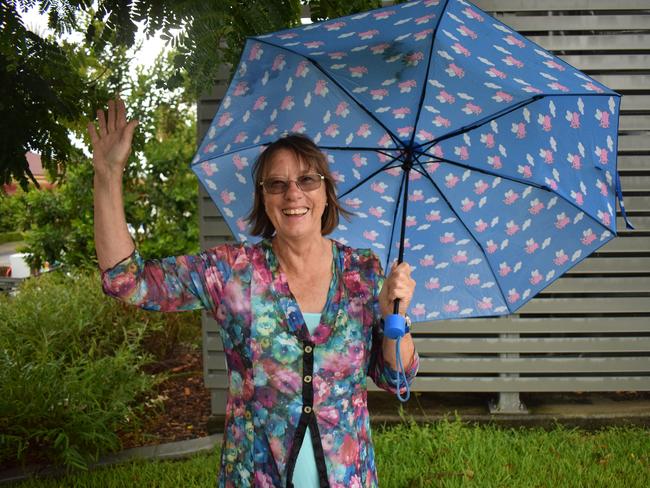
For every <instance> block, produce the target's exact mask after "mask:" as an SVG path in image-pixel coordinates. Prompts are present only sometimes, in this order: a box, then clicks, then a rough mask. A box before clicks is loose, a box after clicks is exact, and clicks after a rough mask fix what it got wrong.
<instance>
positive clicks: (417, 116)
mask: <svg viewBox="0 0 650 488" xmlns="http://www.w3.org/2000/svg"><path fill="white" fill-rule="evenodd" d="M448 5H449V0H445V5H444V6H443V7H442V9H441V10H440V17H439V18H438V22H437V23H436V28H435V29H434V30H433V33H432V34H431V45H430V46H429V59H428V61H427V69H426V71H425V72H424V86H423V87H422V91H421V92H420V102H419V103H418V113H417V114H415V125H416V128H417V124H418V121H419V120H420V113H421V112H422V106H423V105H424V99H425V98H426V97H425V96H426V93H427V88H428V87H429V84H428V83H427V81H428V80H429V70H430V69H431V60H432V57H433V56H432V55H433V46H434V45H435V42H436V34H437V33H438V28H439V27H440V24H441V23H442V18H443V16H444V15H445V11H446V10H447V6H448ZM415 134H416V131H415V128H414V130H413V132H412V133H411V140H410V141H409V147H414V146H413V144H414V141H415Z"/></svg>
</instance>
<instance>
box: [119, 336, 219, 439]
mask: <svg viewBox="0 0 650 488" xmlns="http://www.w3.org/2000/svg"><path fill="white" fill-rule="evenodd" d="M146 371H147V373H150V374H155V373H160V372H163V371H164V372H166V373H167V374H168V375H169V378H168V379H166V380H165V381H163V382H162V383H160V384H159V385H158V386H157V387H156V389H155V390H154V392H153V393H151V394H150V395H149V396H148V398H147V399H144V401H145V402H148V404H151V405H153V406H152V407H150V408H149V413H148V414H147V415H146V416H145V419H144V422H143V425H142V426H141V427H140V429H138V430H137V431H135V432H118V435H119V437H120V440H121V441H122V448H123V449H129V448H132V447H140V446H147V445H155V444H163V443H167V442H174V441H182V440H187V439H194V438H197V437H204V436H207V435H208V431H207V423H208V418H209V417H210V392H209V391H208V389H207V388H206V387H205V385H204V383H203V358H202V354H201V350H200V348H196V349H194V348H191V347H188V346H183V345H179V346H177V347H176V348H175V350H174V351H172V353H170V354H169V355H168V357H167V358H166V359H164V360H161V361H158V362H156V363H154V364H151V365H149V366H147V368H146Z"/></svg>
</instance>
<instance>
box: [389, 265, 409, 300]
mask: <svg viewBox="0 0 650 488" xmlns="http://www.w3.org/2000/svg"><path fill="white" fill-rule="evenodd" d="M391 268H392V269H391V272H390V275H389V276H388V279H387V282H388V283H387V284H388V297H389V298H390V299H391V300H394V299H396V298H399V299H400V300H401V299H405V298H407V299H410V298H411V296H412V295H413V291H414V290H415V280H414V279H413V278H411V266H409V264H408V263H401V264H399V265H398V264H395V263H394V264H393V266H392V267H391Z"/></svg>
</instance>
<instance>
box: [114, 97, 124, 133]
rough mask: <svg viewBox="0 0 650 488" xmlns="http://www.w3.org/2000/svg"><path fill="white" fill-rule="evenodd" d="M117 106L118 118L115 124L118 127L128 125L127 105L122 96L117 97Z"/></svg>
mask: <svg viewBox="0 0 650 488" xmlns="http://www.w3.org/2000/svg"><path fill="white" fill-rule="evenodd" d="M116 108H117V118H116V120H115V126H116V127H117V128H118V129H121V128H122V127H124V126H125V125H126V105H125V104H124V100H122V99H121V98H117V99H116Z"/></svg>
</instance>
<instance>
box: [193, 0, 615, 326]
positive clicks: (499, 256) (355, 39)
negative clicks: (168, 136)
mask: <svg viewBox="0 0 650 488" xmlns="http://www.w3.org/2000/svg"><path fill="white" fill-rule="evenodd" d="M619 104H620V96H619V95H618V94H616V93H615V92H613V91H611V90H610V89H608V88H607V87H605V86H603V85H602V84H600V83H599V82H597V81H595V80H593V79H592V78H590V77H589V76H586V75H585V74H583V73H581V72H580V71H578V70H577V69H575V68H573V67H572V66H570V65H568V64H567V63H565V62H564V61H562V60H561V59H559V58H557V57H555V56H554V55H552V54H551V53H549V52H547V51H546V50H544V49H543V48H541V47H540V46H538V45H536V44H535V43H533V42H532V41H530V40H528V39H526V38H524V37H522V36H521V35H519V34H518V33H516V32H515V31H513V30H512V29H510V28H509V27H507V26H506V25H504V24H502V23H501V22H499V21H497V20H495V19H494V18H492V17H490V16H489V15H487V14H486V13H484V12H482V11H481V10H480V9H478V8H477V7H475V6H474V5H472V4H470V3H469V2H466V1H462V0H449V1H444V0H440V1H438V0H423V1H416V2H410V3H404V4H400V5H395V6H391V7H385V8H381V9H378V10H374V11H370V12H365V13H362V14H358V15H351V16H348V17H343V18H339V19H334V20H329V21H326V22H321V23H317V24H311V25H307V26H303V27H299V28H294V29H289V30H283V31H280V32H276V33H272V34H268V35H262V36H256V37H252V38H249V39H248V40H247V43H246V46H245V49H244V51H243V55H242V58H241V61H240V63H239V66H238V68H237V70H236V72H235V75H234V77H233V80H232V82H231V84H230V86H229V88H228V91H227V94H226V96H225V98H224V100H223V102H222V104H221V106H220V108H219V111H218V112H217V114H216V116H215V118H214V121H213V122H212V125H211V127H210V129H209V130H208V133H207V135H206V137H205V139H204V140H203V142H202V144H201V145H200V147H199V150H198V152H197V154H196V156H195V158H194V160H193V163H192V167H193V170H194V171H195V172H196V174H197V175H198V177H199V179H200V180H201V182H202V183H203V185H204V186H205V188H206V189H207V191H208V193H209V194H210V196H211V197H212V199H213V200H214V202H215V203H216V204H217V206H218V207H219V209H220V210H221V213H222V214H223V216H224V218H225V220H226V222H227V223H228V225H229V226H230V228H231V229H232V231H233V234H234V235H235V237H236V238H238V239H239V240H241V241H246V240H248V239H250V238H251V236H250V235H248V234H247V226H246V222H245V221H244V216H245V215H246V214H247V213H248V211H249V209H250V205H251V201H252V198H251V195H252V194H253V181H251V174H250V167H251V166H252V163H253V162H254V160H255V158H256V157H257V155H258V154H259V153H260V151H261V150H262V149H263V148H264V146H265V145H266V144H268V143H270V142H272V141H273V140H275V139H276V138H277V137H279V136H280V135H282V134H284V133H304V134H307V135H309V136H310V137H312V138H313V140H314V141H315V142H316V143H317V144H319V146H320V147H321V148H322V149H323V151H324V152H325V153H326V154H327V156H328V158H329V162H330V165H331V168H332V171H333V176H334V178H335V179H336V181H337V186H338V198H339V199H340V201H341V202H342V203H343V205H344V206H345V207H346V208H348V209H350V210H352V211H354V212H355V213H356V217H354V218H353V220H352V221H351V222H345V221H343V222H342V223H341V225H340V226H339V227H338V229H336V231H335V232H334V233H333V235H332V237H333V238H335V239H338V240H339V241H341V242H343V243H345V244H348V245H350V246H354V247H370V248H372V249H373V250H374V251H375V253H376V254H377V256H378V257H379V258H380V259H381V260H382V262H383V264H384V267H385V268H387V267H388V265H389V263H390V262H391V261H392V260H394V259H396V258H398V257H399V258H400V260H401V259H402V257H403V258H405V259H406V260H407V261H408V262H409V263H410V264H411V265H412V266H413V268H414V270H413V276H414V278H415V279H416V281H417V282H418V287H417V289H416V292H415V296H414V298H413V300H412V302H411V306H410V310H409V314H410V316H411V317H412V319H413V321H428V320H437V319H448V318H459V317H477V316H494V315H504V314H508V313H511V312H514V311H516V310H518V309H519V308H520V307H522V306H523V305H524V304H525V303H526V302H527V301H529V300H530V299H531V298H532V297H533V296H535V294H537V293H538V292H539V291H540V290H542V289H543V288H545V287H546V286H548V285H549V284H550V283H552V282H553V281H554V280H556V279H557V278H558V277H560V275H562V274H563V273H564V272H566V271H567V270H568V269H570V268H571V267H573V266H575V265H576V264H578V263H579V262H580V261H581V260H583V259H584V258H586V257H587V256H588V255H589V254H591V253H593V252H594V251H595V250H596V249H598V248H599V247H601V246H603V245H604V244H605V243H606V242H608V241H609V240H611V239H612V238H614V237H615V235H616V198H617V192H618V197H619V199H620V184H619V179H618V173H617V169H616V153H617V129H618V111H619Z"/></svg>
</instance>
